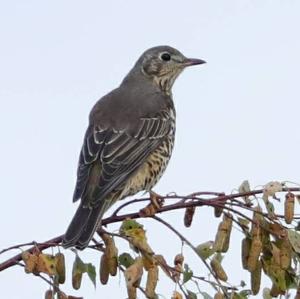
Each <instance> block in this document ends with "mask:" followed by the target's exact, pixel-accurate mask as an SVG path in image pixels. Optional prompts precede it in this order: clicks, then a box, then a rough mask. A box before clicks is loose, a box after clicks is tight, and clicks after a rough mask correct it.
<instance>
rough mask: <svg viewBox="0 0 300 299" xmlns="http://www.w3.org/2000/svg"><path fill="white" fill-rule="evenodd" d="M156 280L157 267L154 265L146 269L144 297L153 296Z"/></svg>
mask: <svg viewBox="0 0 300 299" xmlns="http://www.w3.org/2000/svg"><path fill="white" fill-rule="evenodd" d="M157 281H158V267H157V266H154V267H152V268H150V269H149V270H148V275H147V282H146V289H145V293H146V297H147V298H155V288H156V285H157Z"/></svg>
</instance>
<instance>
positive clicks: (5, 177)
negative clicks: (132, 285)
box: [0, 0, 300, 299]
mask: <svg viewBox="0 0 300 299" xmlns="http://www.w3.org/2000/svg"><path fill="white" fill-rule="evenodd" d="M299 31H300V2H299V1H296V0H285V1H283V0H272V1H271V0H269V1H267V0H211V1H203V0H197V1H196V0H195V1H192V0H187V1H174V0H173V1H170V0H167V1H158V0H152V1H139V0H131V1H121V0H118V1H111V2H109V1H85V2H83V1H74V0H73V1H58V0H52V1H36V0H35V1H30V0H27V1H21V0H19V1H1V2H0V38H1V46H0V107H1V110H0V136H1V139H2V142H1V144H2V146H1V155H0V165H1V172H0V176H1V177H0V181H1V197H2V202H3V203H2V209H1V211H2V213H1V217H0V227H1V240H0V249H2V248H5V247H8V246H10V245H12V244H15V243H22V242H27V241H31V240H36V241H44V240H47V239H49V238H51V237H53V236H56V235H58V234H61V233H63V232H64V231H65V229H66V227H67V225H68V223H69V221H70V219H71V217H72V215H73V213H74V211H75V209H76V205H73V204H72V200H71V197H72V193H73V188H74V182H75V175H76V167H77V159H78V154H79V150H80V147H81V143H82V139H83V134H84V131H85V129H86V125H87V117H88V113H89V110H90V109H91V107H92V106H93V104H94V103H95V101H96V100H97V99H98V98H100V97H101V96H102V95H104V94H105V93H107V92H108V91H110V90H111V89H112V88H115V87H116V86H117V85H118V84H119V83H120V81H121V80H122V78H123V77H124V76H125V75H126V73H127V72H128V71H129V69H130V68H131V67H132V65H133V63H134V62H135V61H136V59H137V58H138V57H139V55H140V54H141V53H142V52H143V51H144V50H145V49H147V48H149V47H152V46H155V45H160V44H168V45H171V46H174V47H176V48H178V49H179V50H180V51H182V52H183V53H184V54H185V55H186V56H190V57H198V58H202V59H205V60H206V61H207V62H208V63H207V64H206V65H205V66H201V67H194V68H191V69H188V70H186V71H185V73H184V74H182V75H181V77H180V78H179V79H178V81H177V82H176V83H175V86H174V89H173V94H174V101H175V103H176V108H177V117H178V118H177V136H176V146H175V150H174V154H173V157H172V160H171V163H170V165H169V168H168V170H167V172H166V173H165V175H164V177H163V179H162V180H161V181H160V183H159V184H158V185H157V186H156V188H155V190H156V191H157V192H158V193H161V194H165V193H168V192H171V191H176V192H177V193H179V194H185V193H191V192H193V191H200V190H201V191H204V190H210V191H226V192H231V190H232V189H233V188H236V187H237V186H238V185H239V184H240V182H241V181H243V180H244V179H249V180H250V183H251V184H252V186H256V185H261V184H264V183H267V182H268V181H270V180H273V179H276V180H291V181H297V182H300V178H299V165H298V164H299V163H298V159H299V153H300V134H299V111H300V104H299V96H300V89H299V70H300V55H299V53H300V39H299V35H300V32H299ZM196 215H197V219H195V223H194V226H195V228H194V229H190V230H187V229H185V228H183V227H182V223H181V222H182V221H181V218H182V213H181V212H176V213H171V214H169V215H165V216H164V217H165V219H168V220H169V221H170V222H172V223H174V225H175V226H176V227H177V228H179V229H180V230H181V231H182V232H183V233H185V234H186V235H187V236H188V237H189V239H190V240H192V241H193V242H194V243H195V244H198V243H201V242H204V241H206V240H208V239H210V238H212V237H213V234H214V232H215V230H216V225H217V222H216V221H215V220H212V219H213V216H212V215H213V214H212V212H211V211H210V210H209V209H208V208H202V209H199V211H198V212H197V214H196ZM178 219H180V223H178V222H179V221H178ZM142 222H143V223H144V224H145V226H146V229H147V231H148V235H149V241H150V243H151V245H152V246H153V249H154V250H155V251H156V252H158V253H162V254H164V255H165V256H166V257H168V258H169V259H168V260H169V262H171V261H172V260H173V256H174V255H175V254H176V253H178V252H179V251H180V242H179V241H178V240H177V239H176V238H175V237H173V236H172V235H171V234H170V233H169V232H168V231H167V230H162V229H159V227H158V226H157V225H156V224H154V223H153V221H150V220H144V221H142ZM116 227H118V226H113V227H112V228H111V229H115V228H116ZM158 232H159V233H158ZM240 237H241V235H239V238H240ZM121 243H122V242H121ZM122 244H123V245H122V246H123V250H124V249H127V246H126V244H125V243H122ZM236 244H239V243H236ZM237 247H239V245H238V246H237ZM238 250H239V248H236V249H232V250H231V251H232V253H231V257H232V259H230V255H229V256H228V257H226V258H225V261H224V265H225V267H226V266H227V268H228V269H229V270H232V271H233V272H234V273H233V276H232V278H233V281H232V282H233V283H235V284H238V283H239V281H240V279H245V280H248V279H249V276H248V273H246V272H238V271H236V270H235V269H238V268H239V267H240V260H239V259H237V258H236V255H238V254H239V253H238ZM186 252H187V253H188V252H189V251H188V250H186ZM7 256H8V255H7ZM7 256H1V259H0V260H2V259H4V258H5V257H7ZM68 256H69V257H70V260H69V263H70V264H69V269H68V276H67V280H68V283H67V285H66V286H65V287H64V288H63V289H64V290H66V292H68V293H70V294H74V295H78V296H79V295H84V296H85V298H89V299H92V298H107V299H114V298H126V293H125V286H124V282H123V277H120V278H118V277H116V278H114V279H113V280H112V282H111V283H110V284H109V285H108V286H105V287H103V286H100V284H98V286H97V290H96V291H95V290H94V289H93V286H92V284H91V283H89V282H88V281H84V283H83V287H82V289H81V290H80V291H78V292H76V291H73V290H71V288H70V281H71V275H70V271H71V267H70V266H71V263H72V260H71V259H72V258H73V255H72V254H71V253H69V255H68ZM81 256H82V258H83V259H84V260H85V261H94V263H95V264H96V265H97V266H98V263H99V257H98V256H95V254H94V253H93V252H87V253H83V254H81ZM189 256H190V260H187V262H188V263H189V264H191V265H195V266H194V267H195V271H197V270H198V273H199V274H201V275H206V270H205V268H203V266H202V265H201V263H200V261H198V260H197V259H195V257H194V256H193V254H191V253H190V254H189ZM0 288H1V297H3V298H8V299H17V298H21V297H22V298H24V299H27V298H28V299H29V298H30V299H32V298H43V293H44V291H45V290H46V289H47V285H46V284H45V283H44V282H43V281H41V280H40V279H38V278H35V277H33V276H30V275H26V274H25V273H24V271H23V269H21V268H19V267H14V268H11V269H9V270H7V271H5V272H2V273H0ZM173 288H174V286H173V284H171V283H170V282H169V281H168V280H166V279H161V280H160V283H159V288H158V292H159V293H161V294H163V295H164V296H165V298H170V297H171V293H172V291H173ZM203 289H205V287H204V286H203Z"/></svg>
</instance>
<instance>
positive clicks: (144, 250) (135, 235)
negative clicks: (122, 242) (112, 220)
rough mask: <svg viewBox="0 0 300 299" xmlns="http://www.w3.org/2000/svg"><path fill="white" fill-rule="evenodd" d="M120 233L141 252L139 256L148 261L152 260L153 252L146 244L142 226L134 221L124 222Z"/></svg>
mask: <svg viewBox="0 0 300 299" xmlns="http://www.w3.org/2000/svg"><path fill="white" fill-rule="evenodd" d="M120 233H121V235H123V236H126V237H127V238H128V239H129V240H130V243H131V244H132V245H133V246H134V247H135V248H136V249H137V250H138V251H140V252H141V254H142V255H143V256H144V257H146V258H148V259H149V260H150V261H152V260H153V254H154V252H153V250H152V249H151V247H150V246H149V244H148V242H147V237H146V232H145V230H144V228H143V226H142V225H140V224H139V223H138V222H137V221H135V220H124V221H123V223H122V226H121V228H120Z"/></svg>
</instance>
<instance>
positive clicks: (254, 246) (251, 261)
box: [247, 237, 262, 272]
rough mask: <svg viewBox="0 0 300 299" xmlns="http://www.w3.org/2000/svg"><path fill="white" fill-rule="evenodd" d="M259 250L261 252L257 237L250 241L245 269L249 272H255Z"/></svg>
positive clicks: (260, 244)
mask: <svg viewBox="0 0 300 299" xmlns="http://www.w3.org/2000/svg"><path fill="white" fill-rule="evenodd" d="M261 250H262V242H261V240H260V239H259V238H258V237H256V238H254V239H253V240H252V242H251V247H250V251H249V257H248V265H247V266H248V267H247V268H248V270H249V271H250V272H252V271H254V270H255V268H256V264H257V261H258V257H259V255H260V253H261Z"/></svg>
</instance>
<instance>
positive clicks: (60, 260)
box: [55, 253, 66, 284]
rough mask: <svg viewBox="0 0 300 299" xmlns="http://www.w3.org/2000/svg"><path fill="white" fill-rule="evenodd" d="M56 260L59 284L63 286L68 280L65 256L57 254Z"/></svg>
mask: <svg viewBox="0 0 300 299" xmlns="http://www.w3.org/2000/svg"><path fill="white" fill-rule="evenodd" d="M55 260H56V265H55V266H56V272H57V276H58V282H59V283H60V284H63V283H64V282H65V280H66V266H65V256H64V255H63V254H62V253H57V254H56V255H55Z"/></svg>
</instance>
